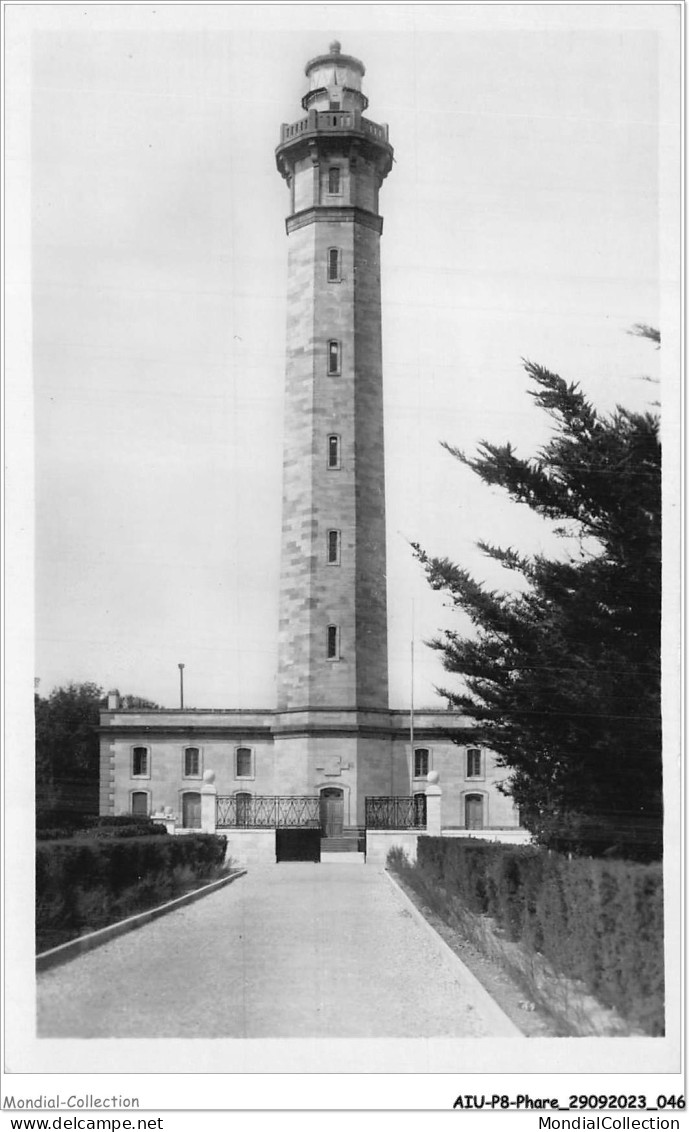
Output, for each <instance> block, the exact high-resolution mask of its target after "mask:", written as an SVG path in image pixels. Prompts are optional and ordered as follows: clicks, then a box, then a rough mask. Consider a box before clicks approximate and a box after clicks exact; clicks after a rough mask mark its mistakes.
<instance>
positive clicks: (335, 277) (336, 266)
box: [328, 248, 340, 283]
mask: <svg viewBox="0 0 689 1132" xmlns="http://www.w3.org/2000/svg"><path fill="white" fill-rule="evenodd" d="M339 282H340V249H339V248H328V283H339Z"/></svg>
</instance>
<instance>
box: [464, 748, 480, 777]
mask: <svg viewBox="0 0 689 1132" xmlns="http://www.w3.org/2000/svg"><path fill="white" fill-rule="evenodd" d="M481 774H482V770H481V749H480V747H467V778H480V777H481Z"/></svg>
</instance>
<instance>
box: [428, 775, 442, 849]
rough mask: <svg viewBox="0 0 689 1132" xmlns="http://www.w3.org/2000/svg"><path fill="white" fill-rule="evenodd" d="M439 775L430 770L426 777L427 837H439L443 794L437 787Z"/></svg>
mask: <svg viewBox="0 0 689 1132" xmlns="http://www.w3.org/2000/svg"><path fill="white" fill-rule="evenodd" d="M439 778H440V775H439V774H438V772H437V770H432V771H430V772H429V774H428V776H427V782H428V785H427V787H426V833H427V834H428V836H429V837H440V834H441V829H442V821H441V815H440V811H441V806H442V800H443V792H442V790H441V789H440V787H439V786H438V779H439Z"/></svg>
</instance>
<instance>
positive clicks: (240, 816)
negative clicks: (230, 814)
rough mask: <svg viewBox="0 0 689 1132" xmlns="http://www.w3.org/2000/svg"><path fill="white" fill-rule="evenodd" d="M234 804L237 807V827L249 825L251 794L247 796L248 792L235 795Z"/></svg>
mask: <svg viewBox="0 0 689 1132" xmlns="http://www.w3.org/2000/svg"><path fill="white" fill-rule="evenodd" d="M235 802H236V806H237V825H239V826H247V825H249V823H250V820H251V794H249V793H248V791H242V792H241V793H239V794H235Z"/></svg>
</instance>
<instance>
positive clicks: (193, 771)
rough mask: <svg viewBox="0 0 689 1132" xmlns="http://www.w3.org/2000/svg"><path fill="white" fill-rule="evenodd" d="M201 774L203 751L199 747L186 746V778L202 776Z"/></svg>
mask: <svg viewBox="0 0 689 1132" xmlns="http://www.w3.org/2000/svg"><path fill="white" fill-rule="evenodd" d="M200 776H201V752H200V750H199V749H198V747H185V748H184V777H185V778H200Z"/></svg>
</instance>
